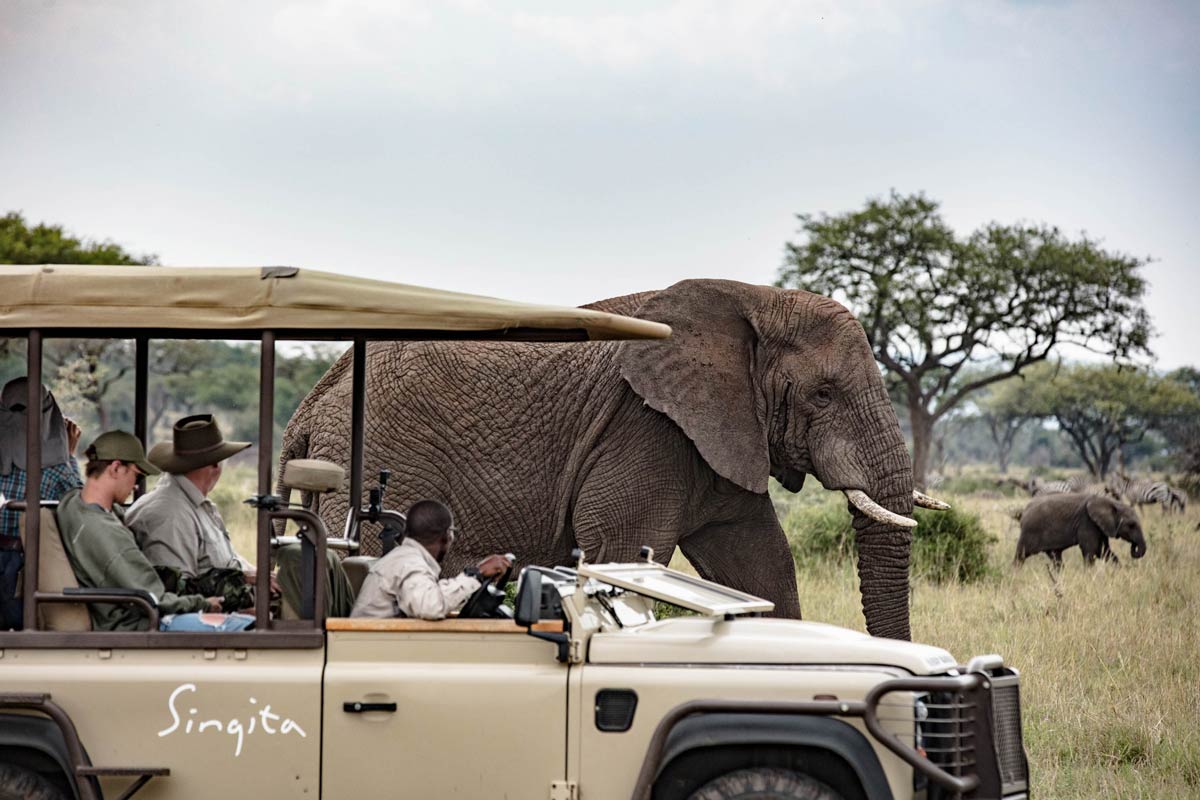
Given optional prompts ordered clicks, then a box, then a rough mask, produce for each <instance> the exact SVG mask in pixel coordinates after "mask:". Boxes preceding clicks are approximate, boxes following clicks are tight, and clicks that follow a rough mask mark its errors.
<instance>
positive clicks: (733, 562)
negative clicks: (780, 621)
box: [679, 514, 800, 619]
mask: <svg viewBox="0 0 1200 800" xmlns="http://www.w3.org/2000/svg"><path fill="white" fill-rule="evenodd" d="M679 547H680V549H681V550H683V554H684V555H685V556H687V560H688V561H689V562H691V564H692V566H693V567H695V568H696V572H698V573H700V576H701V577H702V578H706V579H707V580H710V581H714V582H716V583H720V584H722V585H724V586H728V587H730V588H732V589H737V590H739V591H743V592H749V593H750V594H753V595H756V596H758V597H761V598H763V599H764V600H770V601H771V602H773V603H774V604H775V611H774V612H773V613H774V616H777V617H791V618H793V619H800V595H799V594H798V593H797V591H796V562H795V561H794V560H793V559H792V551H791V550H790V549H789V548H788V544H787V538H786V537H785V536H784V535H783V530H782V529H781V528H780V527H779V523H778V522H777V521H776V520H775V516H774V514H772V515H771V517H770V519H769V520H760V521H757V524H755V522H753V521H749V520H747V521H739V522H732V523H714V524H710V525H707V526H705V527H704V528H701V529H700V530H699V531H697V532H695V533H693V534H690V535H688V536H686V537H684V538H683V540H682V541H680V543H679Z"/></svg>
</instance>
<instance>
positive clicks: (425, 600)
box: [396, 570, 480, 619]
mask: <svg viewBox="0 0 1200 800" xmlns="http://www.w3.org/2000/svg"><path fill="white" fill-rule="evenodd" d="M479 586H480V583H479V581H478V580H476V579H475V578H472V577H471V576H470V575H459V576H457V577H454V578H445V579H443V580H440V581H439V580H435V579H434V577H433V576H432V575H431V574H429V573H428V572H423V571H419V570H417V571H413V572H411V573H410V574H409V575H408V576H407V577H406V578H405V579H404V581H403V582H402V583H400V586H399V592H398V595H397V598H396V605H397V607H398V608H399V609H400V610H401V611H402V612H403V613H404V615H405V616H408V617H416V618H418V619H445V618H446V617H448V616H449V615H450V612H451V611H457V610H458V609H460V608H462V606H463V604H464V603H466V602H467V598H469V597H470V596H471V594H472V593H473V592H474V591H475V590H476V589H478V588H479Z"/></svg>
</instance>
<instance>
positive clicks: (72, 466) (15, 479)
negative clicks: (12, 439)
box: [0, 456, 83, 536]
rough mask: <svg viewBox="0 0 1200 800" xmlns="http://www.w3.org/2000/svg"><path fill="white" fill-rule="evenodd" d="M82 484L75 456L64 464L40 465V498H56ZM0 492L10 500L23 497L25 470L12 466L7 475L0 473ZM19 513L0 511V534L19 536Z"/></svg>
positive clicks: (22, 498) (6, 510)
mask: <svg viewBox="0 0 1200 800" xmlns="http://www.w3.org/2000/svg"><path fill="white" fill-rule="evenodd" d="M77 486H83V481H82V480H80V478H79V463H78V462H77V461H76V460H75V456H71V460H70V462H69V463H66V464H55V465H54V466H52V467H42V499H43V500H58V499H59V498H60V497H62V496H63V495H64V494H66V493H67V492H69V491H71V490H72V489H74V488H76V487H77ZM0 492H3V493H4V496H5V497H7V498H8V499H10V500H24V499H25V470H23V469H21V468H20V467H15V466H14V467H13V468H12V471H10V472H9V473H8V474H7V475H0ZM20 524H21V515H20V514H19V513H18V512H16V511H9V510H8V509H7V508H6V509H4V510H3V511H0V536H19V535H20V534H21V529H20Z"/></svg>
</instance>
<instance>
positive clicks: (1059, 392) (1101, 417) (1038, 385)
mask: <svg viewBox="0 0 1200 800" xmlns="http://www.w3.org/2000/svg"><path fill="white" fill-rule="evenodd" d="M1023 377H1024V379H1023V380H1022V379H1017V380H1014V381H1012V382H1011V383H1010V384H1004V387H1005V389H1006V390H1007V391H1005V392H1004V393H1003V394H1000V395H998V396H997V398H996V401H995V404H994V405H995V407H996V408H997V409H999V410H1001V411H1008V412H1010V413H1019V414H1023V415H1025V416H1031V417H1044V418H1052V419H1054V420H1055V421H1056V422H1057V423H1058V426H1059V428H1061V429H1062V430H1063V432H1065V433H1066V434H1067V436H1068V437H1069V438H1070V440H1071V442H1072V444H1073V445H1074V447H1075V450H1076V452H1077V453H1078V454H1079V457H1080V458H1081V459H1082V460H1083V463H1084V465H1085V466H1086V467H1087V468H1088V470H1089V471H1090V472H1091V473H1092V475H1093V476H1095V477H1097V478H1101V479H1102V478H1104V477H1106V476H1107V475H1108V472H1109V470H1110V469H1111V468H1112V466H1113V459H1114V458H1120V457H1122V456H1123V454H1124V453H1125V452H1126V451H1127V450H1128V448H1129V447H1130V446H1131V445H1135V444H1137V443H1138V442H1141V441H1142V439H1143V438H1144V437H1145V436H1146V434H1147V433H1149V432H1150V431H1152V430H1157V431H1160V432H1162V431H1166V430H1168V429H1169V428H1170V426H1172V425H1175V424H1178V423H1179V422H1180V421H1182V420H1193V421H1194V420H1195V419H1196V417H1197V415H1198V414H1200V398H1198V397H1197V396H1196V395H1195V394H1194V393H1193V392H1192V391H1191V390H1190V389H1189V387H1188V386H1186V385H1185V384H1183V383H1181V382H1180V381H1178V380H1175V379H1173V378H1171V377H1163V376H1161V375H1156V374H1154V373H1153V372H1151V371H1149V370H1145V369H1135V368H1132V367H1129V366H1122V365H1118V364H1073V365H1069V366H1060V365H1055V364H1050V363H1046V364H1039V365H1037V366H1036V367H1033V368H1031V369H1029V370H1027V372H1026V374H1025V375H1024V376H1023Z"/></svg>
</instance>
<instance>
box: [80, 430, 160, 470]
mask: <svg viewBox="0 0 1200 800" xmlns="http://www.w3.org/2000/svg"><path fill="white" fill-rule="evenodd" d="M86 453H87V457H88V460H89V461H124V462H125V463H127V464H136V465H137V467H138V469H140V470H141V471H142V472H144V473H146V474H147V475H157V474H158V473H159V469H158V467H155V466H154V465H153V464H151V463H150V462H149V461H147V460H146V451H145V450H143V449H142V443H141V442H139V441H138V438H137V437H136V436H134V435H133V434H132V433H126V432H125V431H105V432H104V433H102V434H100V435H99V436H97V437H96V441H94V442H92V443H91V444H90V445H88V449H87V451H86Z"/></svg>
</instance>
